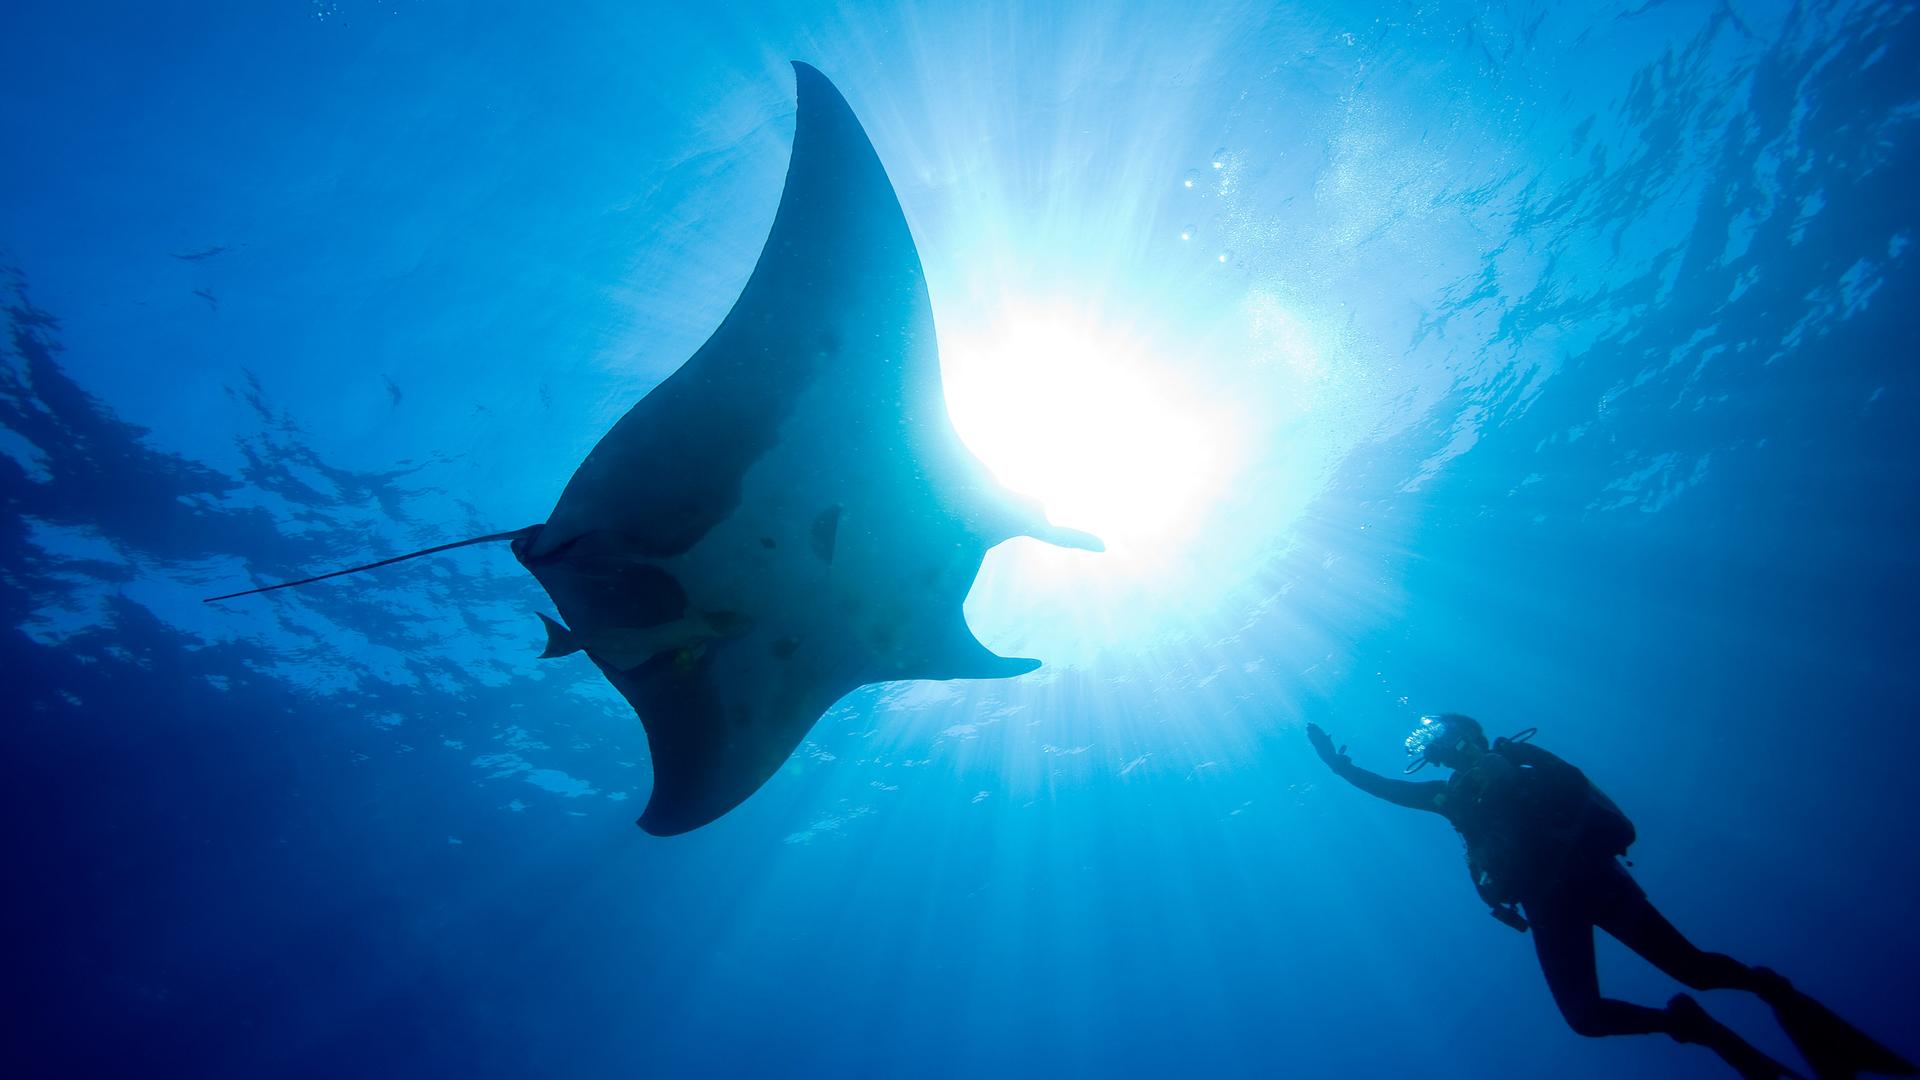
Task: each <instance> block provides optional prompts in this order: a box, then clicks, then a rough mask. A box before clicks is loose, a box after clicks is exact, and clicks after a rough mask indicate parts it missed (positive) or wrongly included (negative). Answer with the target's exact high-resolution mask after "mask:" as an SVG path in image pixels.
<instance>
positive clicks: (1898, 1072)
mask: <svg viewBox="0 0 1920 1080" xmlns="http://www.w3.org/2000/svg"><path fill="white" fill-rule="evenodd" d="M1754 971H1755V972H1756V973H1757V974H1758V975H1759V976H1760V979H1761V984H1760V990H1759V993H1760V998H1761V1000H1763V1001H1765V1002H1766V1003H1767V1004H1768V1005H1771V1006H1773V1015H1774V1018H1775V1019H1777V1020H1779V1021H1780V1027H1781V1029H1782V1030H1784V1031H1785V1032H1786V1033H1787V1038H1789V1039H1792V1040H1793V1046H1794V1049H1796V1050H1798V1051H1800V1056H1801V1057H1803V1058H1806V1059H1807V1064H1808V1065H1810V1066H1812V1067H1813V1075H1814V1078H1815V1080H1854V1077H1857V1076H1859V1075H1860V1074H1861V1073H1875V1074H1878V1075H1882V1076H1920V1069H1916V1068H1915V1067H1914V1064H1913V1062H1911V1061H1908V1060H1907V1059H1905V1058H1903V1057H1901V1056H1900V1055H1899V1054H1896V1053H1894V1052H1893V1051H1892V1050H1889V1049H1888V1048H1887V1047H1886V1046H1884V1045H1882V1044H1881V1043H1880V1041H1879V1040H1877V1039H1875V1038H1874V1037H1873V1036H1871V1035H1868V1034H1867V1033H1866V1032H1864V1031H1861V1030H1860V1029H1859V1028H1857V1027H1854V1026H1853V1025H1852V1024H1850V1023H1848V1022H1847V1021H1846V1020H1845V1019H1843V1018H1842V1017H1841V1016H1840V1015H1839V1014H1837V1013H1835V1012H1834V1011H1833V1010H1832V1009H1829V1008H1827V1007H1826V1006H1825V1005H1822V1004H1820V1003H1819V1002H1818V1001H1815V1000H1814V999H1813V998H1810V997H1808V996H1807V995H1806V994H1803V993H1801V992H1800V991H1799V990H1796V989H1794V986H1793V984H1792V983H1790V982H1788V981H1787V980H1786V977H1785V976H1783V975H1781V974H1780V973H1779V972H1776V971H1772V970H1770V969H1768V968H1755V969H1754Z"/></svg>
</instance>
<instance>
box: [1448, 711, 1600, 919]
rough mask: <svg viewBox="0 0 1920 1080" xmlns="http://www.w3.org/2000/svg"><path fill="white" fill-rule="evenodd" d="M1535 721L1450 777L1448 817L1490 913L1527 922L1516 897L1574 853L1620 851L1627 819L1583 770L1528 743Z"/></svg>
mask: <svg viewBox="0 0 1920 1080" xmlns="http://www.w3.org/2000/svg"><path fill="white" fill-rule="evenodd" d="M1538 730H1539V729H1538V728H1527V729H1526V730H1524V731H1521V732H1519V733H1517V734H1515V735H1513V736H1511V737H1508V738H1504V739H1498V740H1496V741H1495V742H1494V744H1493V746H1492V748H1491V749H1490V750H1489V751H1488V752H1487V753H1486V754H1485V755H1484V756H1482V757H1481V759H1480V760H1479V762H1477V763H1476V764H1475V765H1474V767H1473V768H1471V769H1468V770H1466V771H1464V772H1459V773H1455V774H1454V777H1453V779H1452V780H1451V781H1449V789H1450V790H1449V792H1448V803H1449V806H1450V808H1452V809H1451V812H1450V813H1449V815H1448V816H1449V818H1451V819H1452V820H1453V822H1454V827H1455V828H1456V829H1457V830H1459V832H1460V835H1461V837H1462V838H1463V839H1464V840H1465V841H1466V849H1467V851H1466V855H1467V871H1468V873H1469V874H1470V875H1471V876H1472V878H1473V885H1474V889H1475V891H1476V892H1478V893H1479V894H1480V898H1481V899H1482V900H1484V901H1486V903H1487V907H1488V909H1489V914H1491V915H1492V916H1493V917H1494V918H1496V919H1499V920H1500V921H1501V922H1502V923H1504V924H1505V925H1507V926H1511V927H1513V928H1514V929H1515V930H1520V931H1525V930H1526V929H1527V923H1526V919H1525V918H1524V917H1522V915H1521V914H1520V911H1519V908H1518V905H1519V904H1520V903H1521V902H1522V900H1523V898H1524V897H1527V896H1539V895H1541V894H1542V893H1543V892H1545V891H1547V890H1549V889H1551V888H1552V887H1553V886H1554V885H1555V884H1557V883H1558V882H1559V881H1560V879H1561V878H1562V877H1564V876H1565V874H1566V872H1567V869H1568V867H1569V866H1570V865H1571V864H1573V863H1575V862H1576V861H1579V860H1582V859H1590V858H1594V857H1596V856H1599V857H1606V858H1612V857H1615V856H1623V855H1625V854H1626V852H1627V849H1628V848H1629V847H1631V846H1632V844H1633V842H1634V840H1635V839H1636V838H1637V834H1636V832H1635V829H1634V827H1633V821H1632V820H1631V819H1630V818H1628V817H1627V815H1626V814H1625V813H1624V812H1622V811H1621V809H1620V807H1619V806H1618V805H1617V804H1616V803H1615V802H1614V801H1613V800H1612V799H1610V798H1608V797H1607V796H1606V793H1605V792H1602V791H1601V790H1600V789H1599V788H1598V787H1596V786H1595V785H1594V784H1593V782H1592V781H1591V780H1588V779H1587V776H1586V774H1585V773H1583V772H1581V771H1580V770H1579V769H1577V768H1575V767H1574V766H1572V765H1570V764H1568V763H1567V762H1565V761H1563V760H1561V759H1560V758H1558V757H1556V756H1554V755H1553V754H1551V753H1549V752H1547V751H1545V750H1542V749H1540V748H1538V747H1535V746H1531V745H1528V743H1529V741H1530V740H1531V739H1532V738H1533V736H1534V734H1535V733H1536V732H1537V731H1538Z"/></svg>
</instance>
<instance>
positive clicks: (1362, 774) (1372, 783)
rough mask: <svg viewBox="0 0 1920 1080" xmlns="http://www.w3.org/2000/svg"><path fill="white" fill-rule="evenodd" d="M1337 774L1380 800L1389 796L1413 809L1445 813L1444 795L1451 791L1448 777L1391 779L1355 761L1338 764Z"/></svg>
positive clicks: (1393, 801) (1389, 798)
mask: <svg viewBox="0 0 1920 1080" xmlns="http://www.w3.org/2000/svg"><path fill="white" fill-rule="evenodd" d="M1333 773H1334V775H1335V776H1338V777H1339V778H1340V779H1342V780H1345V781H1346V782H1347V783H1349V784H1352V785H1353V786H1354V787H1357V788H1359V789H1360V790H1361V791H1364V792H1366V793H1367V794H1369V795H1371V796H1373V797H1374V798H1376V799H1385V800H1387V801H1388V802H1390V803H1393V804H1394V805H1395V806H1404V807H1406V808H1407V809H1409V810H1431V811H1433V812H1434V813H1436V814H1438V813H1440V812H1441V811H1440V797H1441V796H1443V795H1445V794H1446V791H1447V784H1446V781H1444V780H1425V781H1417V780H1389V779H1387V778H1386V777H1384V776H1381V775H1379V774H1378V773H1370V772H1368V771H1367V770H1365V769H1363V768H1361V767H1359V766H1358V765H1355V764H1354V763H1353V762H1351V761H1347V762H1346V763H1345V764H1342V765H1335V766H1334V767H1333Z"/></svg>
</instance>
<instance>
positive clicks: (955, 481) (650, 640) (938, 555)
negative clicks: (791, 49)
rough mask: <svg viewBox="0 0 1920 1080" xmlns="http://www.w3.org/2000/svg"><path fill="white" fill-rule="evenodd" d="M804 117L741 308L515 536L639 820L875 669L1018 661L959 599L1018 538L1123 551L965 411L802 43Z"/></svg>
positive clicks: (902, 243) (779, 757)
mask: <svg viewBox="0 0 1920 1080" xmlns="http://www.w3.org/2000/svg"><path fill="white" fill-rule="evenodd" d="M793 66H794V70H795V72H796V77H797V81H798V84H799V85H798V97H799V117H798V120H797V122H796V125H795V131H794V138H793V158H792V161H791V163H790V164H789V166H788V169H787V181H786V189H785V191H784V192H783V193H782V194H781V197H780V208H779V211H778V212H777V214H776V215H775V217H774V222H773V230H772V232H771V234H770V235H769V236H768V237H767V244H766V248H765V249H764V250H763V251H762V252H761V255H760V261H759V263H758V264H757V265H756V266H755V267H754V270H753V274H752V276H751V277H750V278H749V279H748V281H747V284H746V288H745V289H744V290H743V291H742V292H741V294H740V298H739V300H738V301H736V302H735V304H734V306H733V310H732V311H730V312H729V313H728V314H727V317H726V319H725V320H724V321H723V322H721V324H720V327H719V329H717V330H715V331H714V333H713V336H712V337H711V338H709V339H708V340H707V343H706V344H705V345H703V346H701V348H700V350H699V351H698V352H696V353H695V354H694V355H693V357H692V358H691V359H689V360H688V361H687V362H686V363H685V364H684V365H682V366H681V367H680V369H679V370H678V371H676V372H674V373H673V375H671V376H670V377H668V378H667V379H666V380H665V381H663V382H661V383H660V384H659V385H658V386H656V387H654V389H653V390H652V392H650V393H648V394H647V395H646V396H645V397H643V398H641V400H640V401H639V403H638V404H636V405H634V407H633V408H632V410H630V411H629V412H628V413H627V414H626V416H624V417H622V418H621V419H620V421H619V422H618V423H617V424H615V425H614V426H613V429H612V430H611V431H609V432H607V434H606V435H605V436H604V437H603V438H602V439H601V440H600V442H599V444H598V445H597V446H595V447H594V449H593V452H592V453H590V454H588V455H587V459H586V461H584V462H582V463H581V465H580V467H579V469H578V471H576V472H575V473H574V475H573V479H572V480H570V481H569V482H568V483H567V486H566V489H565V490H564V491H563V492H562V493H561V495H560V501H559V504H558V505H557V506H555V507H554V510H553V514H552V516H551V517H550V518H549V519H548V520H547V522H546V523H545V524H544V525H532V526H528V527H527V528H524V529H518V530H515V531H512V532H506V533H493V534H490V535H487V536H480V537H474V538H472V539H468V540H462V541H458V542H456V543H452V544H443V545H440V546H438V547H433V548H428V549H426V550H424V551H417V552H412V553H409V554H407V555H401V556H397V557H395V558H392V559H383V560H381V561H380V562H377V563H371V564H368V565H367V566H360V567H353V568H351V569H348V570H339V571H335V572H334V573H331V574H322V575H319V576H318V577H313V578H306V579H303V580H301V581H294V582H287V583H285V584H282V585H274V586H269V587H267V588H265V589H253V590H248V591H247V592H242V593H233V594H229V595H228V596H221V597H213V598H212V599H213V600H225V599H230V598H232V597H233V596H245V595H250V594H251V593H254V592H266V591H270V590H271V589H278V588H286V587H288V586H291V585H303V584H306V583H308V582H311V581H319V580H322V579H324V578H328V577H337V576H339V575H341V574H350V573H357V572H359V571H361V570H367V569H371V568H373V567H375V566H384V565H387V564H389V563H393V562H400V561H403V560H405V559H411V558H417V557H419V556H421V555H428V554H432V553H434V552H437V551H446V550H449V549H452V548H456V547H465V546H467V545H470V544H479V543H486V542H489V541H499V540H508V541H511V544H512V550H513V553H514V556H515V557H516V558H518V559H519V560H520V563H521V564H522V565H523V566H525V567H526V568H527V569H528V570H529V571H531V572H532V573H533V576H534V577H535V578H536V579H537V580H538V581H539V582H540V584H541V586H542V587H544V588H545V589H546V591H547V595H548V596H550V597H551V598H552V599H553V603H554V605H555V606H556V607H557V608H558V609H559V612H560V616H561V619H562V620H564V625H563V624H562V623H561V622H555V621H553V620H551V619H548V618H547V617H546V616H545V615H542V616H541V619H542V620H543V622H545V624H546V628H547V648H546V651H545V652H544V653H542V654H541V655H542V656H561V655H566V654H569V653H572V652H576V651H581V652H585V653H586V655H587V657H588V658H589V659H591V660H592V661H593V663H594V664H595V665H596V666H598V667H599V669H600V670H601V672H602V673H604V674H605V675H606V677H607V680H608V681H609V682H611V683H612V684H613V685H614V687H615V688H616V689H618V690H619V691H620V693H621V695H622V696H624V697H625V698H626V699H627V701H628V702H629V703H631V704H632V705H633V708H634V711H635V712H637V713H638V714H639V716H640V721H641V724H642V725H643V726H644V727H645V729H646V733H647V743H648V746H649V748H650V749H651V751H652V758H653V772H654V786H653V794H652V796H651V798H650V799H649V801H648V803H647V807H646V810H645V812H644V813H642V814H641V815H640V819H639V824H640V827H641V828H643V829H645V830H646V831H648V832H650V833H653V834H655V835H659V836H668V835H673V834H676V833H683V832H687V831H689V830H691V829H696V828H699V827H700V826H702V825H705V824H707V823H709V822H711V821H713V820H714V819H716V818H718V817H720V816H721V815H722V814H725V813H726V812H727V811H729V810H731V809H733V808H734V807H735V806H738V805H739V804H740V803H741V802H742V801H744V800H745V799H746V798H747V797H748V796H750V795H752V794H753V793H754V792H755V791H757V790H759V789H760V787H761V785H763V784H765V783H766V782H767V780H768V778H769V777H771V776H772V775H773V774H774V772H775V771H776V770H777V769H778V768H779V767H780V765H781V763H782V762H784V761H785V760H786V759H787V757H788V756H789V755H790V754H791V753H792V752H793V749H794V747H796V746H798V745H799V743H800V739H801V738H802V737H803V736H804V735H805V734H806V733H807V730H808V729H809V728H811V727H812V726H813V724H814V722H815V721H816V720H817V719H819V717H820V715H821V714H822V713H824V712H825V711H826V710H827V709H828V708H829V707H831V706H832V705H833V703H834V702H835V701H837V700H839V699H840V698H841V697H843V696H844V695H846V694H847V693H849V692H850V691H852V690H854V689H856V688H858V687H860V686H863V685H866V684H868V683H876V682H888V681H894V680H903V679H986V678H1005V677H1008V676H1013V675H1020V674H1023V673H1025V672H1028V671H1032V670H1034V669H1035V668H1037V667H1039V666H1040V665H1039V662H1038V661H1036V660H1027V659H1017V658H1011V657H1004V656H998V655H996V654H994V653H993V652H991V651H989V650H988V649H987V648H986V647H985V646H984V645H982V644H980V642H979V641H978V639H976V638H975V637H974V636H973V633H972V631H971V630H969V629H968V627H967V623H966V619H965V617H964V615H963V614H962V611H961V605H962V603H963V602H964V601H965V599H966V596H967V592H968V590H969V589H971V588H972V585H973V579H974V577H975V575H977V574H978V573H979V570H980V562H981V560H982V559H983V558H984V557H985V555H986V552H987V550H988V549H989V548H991V547H993V546H994V545H995V544H998V543H1000V542H1001V541H1003V540H1006V539H1009V538H1011V537H1015V536H1032V537H1036V538H1038V539H1041V540H1045V541H1047V542H1049V543H1054V544H1060V545H1064V546H1071V547H1079V548H1084V549H1087V550H1092V551H1098V550H1101V545H1100V542H1099V541H1098V540H1097V539H1095V538H1094V537H1092V536H1089V535H1088V534H1086V533H1082V532H1078V531H1075V530H1072V529H1064V528H1059V527H1056V526H1053V525H1050V524H1049V523H1048V522H1047V520H1046V516H1045V514H1044V513H1043V512H1042V510H1041V508H1040V506H1039V505H1038V504H1037V503H1035V502H1033V501H1031V500H1027V499H1025V498H1022V497H1020V496H1017V495H1015V494H1014V493H1012V492H1010V491H1007V490H1006V489H1004V488H1002V487H1001V486H1000V485H999V484H998V483H996V482H995V481H994V479H993V478H992V477H991V476H990V475H989V474H988V472H987V470H986V468H985V467H984V466H983V465H982V464H981V463H980V462H979V460H978V459H976V458H975V457H974V456H973V455H972V454H971V453H969V452H968V451H967V449H966V447H965V446H964V445H963V444H962V443H961V441H960V438H959V436H958V434H956V433H955V431H954V429H953V424H952V421H951V420H950V419H949V418H948V416H947V409H946V400H945V397H944V396H943V394H942V392H941V386H940V359H939V354H938V351H937V349H936V346H935V342H934V327H933V308H932V305H931V303H930V301H929V300H928V295H927V285H926V276H925V274H924V272H923V271H922V269H921V266H920V256H919V252H918V251H917V250H916V249H915V247H914V243H913V236H912V234H911V233H910V232H909V231H908V229H907V222H906V217H905V215H903V214H902V213H901V210H900V203H899V200H898V199H897V198H896V197H895V195H894V191H893V185H892V184H891V183H889V182H888V180H887V174H886V170H885V169H884V168H883V167H882V166H881V164H880V159H879V156H878V155H877V154H875V153H874V150H873V145H872V144H871V143H870V142H869V141H868V139H867V136H866V132H865V131H864V130H862V129H861V127H860V122H859V121H858V120H857V119H856V118H855V117H854V115H853V110H852V109H851V108H849V107H848V105H847V103H846V100H845V99H844V98H842V97H841V96H840V93H839V91H838V90H836V89H834V86H833V84H832V83H830V82H828V81H827V78H826V77H825V76H824V75H822V74H820V73H819V72H818V71H816V70H814V69H813V68H812V67H810V66H808V65H806V64H803V63H798V62H796V63H795V64H794V65H793Z"/></svg>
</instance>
